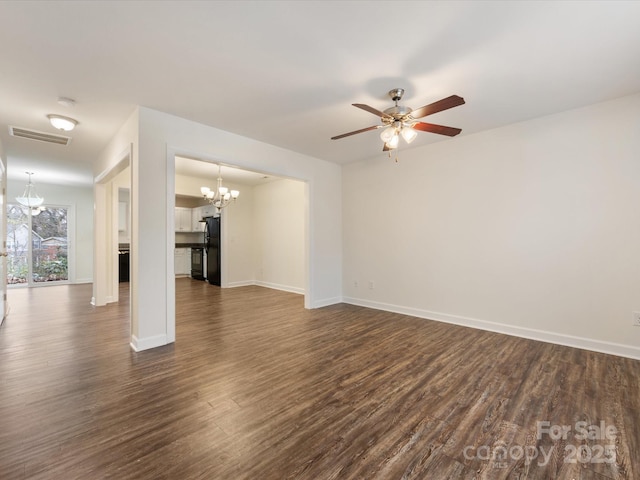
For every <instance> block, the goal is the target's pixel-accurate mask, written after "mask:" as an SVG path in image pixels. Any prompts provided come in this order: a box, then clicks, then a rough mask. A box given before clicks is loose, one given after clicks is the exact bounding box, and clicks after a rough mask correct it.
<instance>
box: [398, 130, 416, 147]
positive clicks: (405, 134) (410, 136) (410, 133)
mask: <svg viewBox="0 0 640 480" xmlns="http://www.w3.org/2000/svg"><path fill="white" fill-rule="evenodd" d="M400 133H401V134H402V138H404V139H405V141H406V142H407V143H411V142H413V141H414V140H415V139H416V137H417V136H418V132H416V131H415V130H414V129H413V128H411V127H402V130H400Z"/></svg>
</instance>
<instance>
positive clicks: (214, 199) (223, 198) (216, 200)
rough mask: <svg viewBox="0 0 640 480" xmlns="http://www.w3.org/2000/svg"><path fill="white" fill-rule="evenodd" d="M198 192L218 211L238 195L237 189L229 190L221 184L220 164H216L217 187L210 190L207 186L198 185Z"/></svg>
mask: <svg viewBox="0 0 640 480" xmlns="http://www.w3.org/2000/svg"><path fill="white" fill-rule="evenodd" d="M200 193H201V194H202V196H203V197H204V198H205V199H206V200H207V201H208V202H209V203H210V204H211V205H213V206H214V207H216V208H217V209H218V212H219V211H220V210H222V209H223V208H224V207H226V206H227V205H229V203H231V202H232V201H234V202H235V201H236V198H238V195H240V192H239V191H238V190H229V189H228V188H227V187H223V186H222V173H221V167H220V165H218V185H217V188H216V189H215V190H211V189H210V188H209V187H200Z"/></svg>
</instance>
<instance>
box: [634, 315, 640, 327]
mask: <svg viewBox="0 0 640 480" xmlns="http://www.w3.org/2000/svg"><path fill="white" fill-rule="evenodd" d="M633 324H634V325H635V326H636V327H640V312H633Z"/></svg>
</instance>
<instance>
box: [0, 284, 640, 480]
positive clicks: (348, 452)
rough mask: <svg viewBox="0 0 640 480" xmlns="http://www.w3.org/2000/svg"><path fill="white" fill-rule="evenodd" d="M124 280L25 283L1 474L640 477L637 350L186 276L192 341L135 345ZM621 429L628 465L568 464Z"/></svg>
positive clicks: (1, 340)
mask: <svg viewBox="0 0 640 480" xmlns="http://www.w3.org/2000/svg"><path fill="white" fill-rule="evenodd" d="M121 288H122V291H121V292H120V298H121V301H120V302H119V303H118V304H114V305H109V306H107V307H100V308H95V307H92V306H91V305H89V304H88V299H89V298H90V296H91V286H90V285H65V286H62V285H61V286H53V287H45V288H34V289H16V290H11V291H10V292H9V304H10V306H11V314H10V315H9V317H8V318H7V320H6V321H5V323H4V324H3V326H2V327H1V328H0V478H1V479H3V480H4V479H9V480H14V479H17V480H21V479H37V480H40V479H43V480H45V479H46V480H51V479H53V480H57V479H64V480H69V479H82V480H86V479H107V478H113V479H118V480H121V479H125V480H127V479H132V480H138V479H140V480H146V479H154V480H156V479H181V480H182V479H184V480H191V479H232V480H237V479H258V478H259V479H266V480H269V479H296V480H306V479H310V480H311V479H313V480H325V479H327V480H328V479H340V480H343V479H436V480H441V479H476V480H477V479H505V480H507V479H515V478H517V479H525V478H526V479H540V480H542V479H544V480H548V479H567V480H569V479H571V480H576V479H583V480H584V479H598V480H604V479H607V480H612V479H629V480H631V479H638V478H640V464H639V459H638V454H637V452H638V451H640V420H639V419H640V395H639V393H640V362H638V361H634V360H630V359H625V358H620V357H614V356H611V355H604V354H599V353H594V352H588V351H584V350H578V349H573V348H568V347H561V346H557V345H551V344H546V343H541V342H535V341H532V340H526V339H522V338H516V337H509V336H505V335H500V334H495V333H490V332H485V331H479V330H473V329H469V328H464V327H459V326H454V325H448V324H444V323H438V322H433V321H428V320H424V319H417V318H413V317H409V316H405V315H399V314H394V313H388V312H381V311H376V310H371V309H367V308H362V307H356V306H353V305H344V304H340V305H332V306H329V307H326V308H322V309H316V310H305V309H304V305H303V299H302V297H301V296H300V295H295V294H290V293H285V292H279V291H275V290H270V289H267V288H261V287H253V286H252V287H240V288H233V289H220V288H218V287H214V286H212V285H209V284H207V283H206V282H198V281H193V280H190V279H188V278H182V279H179V280H177V281H176V317H177V323H176V336H177V341H176V343H175V344H173V345H168V346H165V347H161V348H157V349H153V350H150V351H145V352H139V353H135V352H133V351H131V349H130V347H129V320H128V301H127V290H126V289H127V288H128V287H127V284H122V285H121ZM541 421H547V422H549V423H550V425H560V426H562V425H568V426H570V428H571V430H572V431H571V432H570V434H569V435H567V437H566V438H551V435H549V434H548V433H546V434H543V435H542V436H540V438H538V437H539V436H538V435H537V422H541ZM578 421H583V422H585V425H600V422H604V423H605V424H606V425H613V426H615V428H616V429H617V435H616V438H615V439H614V440H612V441H609V440H602V439H593V438H592V439H583V440H578V439H576V438H575V434H576V422H578ZM612 442H613V444H614V446H615V453H616V459H615V460H616V461H615V462H614V463H596V462H593V461H584V455H583V458H581V459H580V461H575V463H571V462H570V461H567V460H571V459H572V457H571V456H570V455H568V453H567V449H571V448H572V447H576V448H582V453H583V454H585V453H591V454H593V452H597V450H598V448H599V447H600V446H603V445H605V444H611V443H612ZM541 449H544V450H545V452H551V453H550V454H549V456H548V457H547V458H545V457H543V456H542V454H541ZM524 451H527V452H529V453H530V454H531V453H533V452H535V453H536V455H537V456H536V458H525V457H524V456H519V452H524ZM573 458H575V457H573ZM543 460H545V461H544V462H543Z"/></svg>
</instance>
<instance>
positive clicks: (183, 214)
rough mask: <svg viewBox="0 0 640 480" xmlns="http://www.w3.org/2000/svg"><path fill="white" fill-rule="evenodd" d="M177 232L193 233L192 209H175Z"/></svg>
mask: <svg viewBox="0 0 640 480" xmlns="http://www.w3.org/2000/svg"><path fill="white" fill-rule="evenodd" d="M175 223H176V230H175V231H176V232H191V231H192V223H191V209H190V208H185V207H176V208H175Z"/></svg>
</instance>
